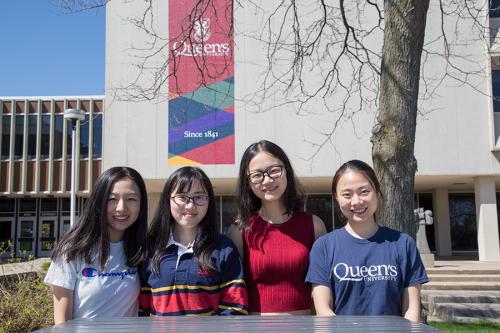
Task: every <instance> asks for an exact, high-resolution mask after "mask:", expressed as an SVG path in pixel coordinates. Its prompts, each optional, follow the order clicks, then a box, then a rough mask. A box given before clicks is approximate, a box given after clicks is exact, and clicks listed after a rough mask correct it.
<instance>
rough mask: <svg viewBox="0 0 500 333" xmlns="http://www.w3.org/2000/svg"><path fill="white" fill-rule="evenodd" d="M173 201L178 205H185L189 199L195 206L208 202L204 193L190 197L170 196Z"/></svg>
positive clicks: (181, 195)
mask: <svg viewBox="0 0 500 333" xmlns="http://www.w3.org/2000/svg"><path fill="white" fill-rule="evenodd" d="M171 198H172V199H173V200H174V202H175V203H176V204H178V205H187V204H189V202H190V201H191V200H193V203H194V204H195V205H196V206H205V205H206V204H207V203H208V199H209V198H208V196H206V195H195V196H194V197H190V196H189V195H183V194H179V195H174V196H173V197H171Z"/></svg>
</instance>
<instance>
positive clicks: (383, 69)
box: [54, 0, 488, 235]
mask: <svg viewBox="0 0 500 333" xmlns="http://www.w3.org/2000/svg"><path fill="white" fill-rule="evenodd" d="M54 1H56V2H57V1H59V3H60V4H61V5H62V6H63V8H64V9H65V10H66V11H69V12H74V11H78V10H81V9H87V8H97V7H100V6H105V5H106V3H107V2H108V1H111V0H94V1H89V0H54ZM113 1H115V0H113ZM212 3H213V0H198V1H197V2H196V5H195V6H194V7H193V10H192V12H191V13H190V14H189V15H188V16H187V17H186V18H184V23H183V27H184V29H183V31H182V33H181V34H180V35H179V36H175V37H174V38H171V39H170V40H169V39H168V38H167V37H166V36H161V35H160V34H158V33H157V31H155V29H154V24H153V21H154V20H155V19H157V18H155V17H154V15H153V12H154V10H153V7H154V5H155V2H154V1H153V0H146V1H145V4H146V6H145V10H144V12H143V13H141V15H138V16H137V17H136V18H130V19H129V21H130V22H131V23H132V24H134V25H135V26H136V27H137V28H139V29H141V30H143V31H144V32H145V33H146V36H147V38H148V43H149V44H148V47H146V48H142V49H135V51H139V53H138V56H137V59H138V63H137V67H138V75H137V79H136V80H135V81H134V82H132V83H131V84H130V85H128V86H126V87H123V89H122V93H123V95H122V98H125V99H129V100H138V99H155V98H158V97H159V96H160V95H161V88H162V87H164V86H165V85H166V82H167V81H168V80H169V79H175V75H176V73H175V70H174V71H170V72H169V71H168V70H167V69H168V67H169V62H175V61H177V60H176V57H175V52H176V49H175V48H171V47H170V45H176V44H175V42H186V43H188V44H189V45H194V44H195V42H194V41H193V40H191V32H192V29H193V27H194V25H195V23H196V22H197V21H199V20H200V19H201V18H202V17H203V15H204V13H205V11H206V10H209V9H210V8H211V6H212ZM436 5H437V7H438V12H439V17H440V23H441V31H440V32H439V33H438V34H437V35H436V36H432V38H431V39H430V40H429V39H427V40H426V41H427V42H426V44H424V36H425V31H426V20H427V15H428V8H429V0H384V1H382V0H354V1H347V2H346V1H344V0H339V1H332V2H327V1H325V0H301V1H298V0H280V1H274V2H273V1H262V0H253V1H239V0H234V1H228V5H227V7H226V8H224V10H223V13H220V14H221V15H220V17H221V18H224V19H227V18H229V19H232V18H233V11H234V12H235V13H236V12H241V11H249V10H251V11H252V12H253V13H254V14H255V17H256V19H257V20H260V22H261V23H262V25H261V26H262V29H259V30H257V31H253V32H249V31H238V30H237V28H238V27H237V24H230V29H229V31H227V33H228V34H232V33H233V30H236V33H237V34H241V35H245V37H246V38H249V39H254V40H256V41H258V42H259V43H263V44H264V45H265V56H266V58H267V61H266V64H265V65H264V67H265V68H264V69H263V73H264V75H263V76H262V79H261V81H259V85H258V86H259V89H258V90H257V91H252V92H248V94H247V95H246V96H242V97H241V98H242V99H243V100H244V101H245V102H246V105H247V106H248V109H249V110H253V111H255V112H265V111H269V110H273V109H274V108H278V107H284V106H288V107H289V108H290V109H293V110H294V112H296V113H297V114H307V113H309V112H313V108H312V107H311V106H317V105H322V106H323V108H324V110H323V112H330V113H332V114H333V115H334V116H335V120H334V121H333V122H332V124H331V127H330V130H329V131H326V132H324V133H321V134H322V137H323V139H322V140H321V141H318V142H311V144H312V145H313V146H314V148H315V149H314V151H315V153H314V154H313V155H312V156H309V157H308V158H311V159H312V158H314V156H315V154H316V153H317V152H319V151H320V150H321V149H322V147H324V146H325V145H327V144H333V143H332V137H333V135H334V133H335V130H336V129H337V128H338V126H341V124H342V121H345V120H347V121H349V120H352V119H353V117H354V115H355V114H357V113H360V112H366V113H368V114H371V116H372V119H374V127H373V131H372V134H373V135H372V138H371V141H372V143H373V148H372V158H373V165H374V168H375V170H376V173H377V175H378V177H379V178H380V181H381V184H382V192H383V196H384V200H383V201H382V209H380V210H379V211H380V213H379V216H378V219H379V220H380V221H383V223H384V224H385V225H388V226H390V227H393V228H396V229H399V230H402V231H405V232H408V233H410V234H411V235H414V234H415V226H414V225H415V224H414V217H413V208H414V178H415V173H416V171H417V161H416V159H415V157H414V143H415V131H416V123H417V116H418V114H419V110H420V111H421V109H419V103H422V102H423V101H425V100H428V99H430V98H431V97H432V94H433V92H434V91H435V89H436V88H437V87H439V85H440V84H441V83H442V82H443V80H444V79H445V78H452V79H454V80H456V81H457V82H458V83H459V84H466V85H470V86H471V87H472V88H475V83H474V82H475V81H474V80H475V79H474V78H476V80H477V77H479V78H480V79H481V78H482V77H483V76H484V68H479V67H478V68H477V69H475V70H472V71H471V70H470V69H468V70H463V69H462V68H463V66H462V65H463V64H464V63H471V62H474V59H469V58H468V57H467V55H464V53H463V52H455V51H454V50H455V48H460V47H463V45H460V43H456V44H454V43H453V42H452V41H451V39H450V38H449V37H448V34H449V31H450V29H448V26H450V25H451V26H452V28H451V31H452V32H453V33H455V34H459V32H460V31H459V30H460V22H461V20H468V21H472V26H473V27H474V28H475V29H476V30H477V34H478V38H482V39H485V40H486V38H487V36H488V32H487V31H486V26H487V25H486V23H485V22H486V20H487V16H486V17H485V16H484V13H485V12H486V13H487V6H488V1H486V0H485V1H478V2H475V1H473V2H470V1H467V0H439V1H438V3H437V4H436ZM485 6H486V7H485ZM485 8H486V11H485ZM453 25H454V27H453ZM447 29H448V30H447ZM381 41H383V43H381ZM177 45H178V44H177ZM158 56H160V57H163V58H162V61H160V65H155V64H156V62H154V61H151V60H152V59H156V58H157V57H158ZM432 57H442V59H443V63H444V67H445V68H444V71H443V73H442V74H440V75H429V76H425V75H424V76H422V73H425V61H426V60H428V59H429V58H432ZM421 65H422V68H421ZM174 67H175V64H174ZM197 69H198V71H199V72H200V74H201V75H217V73H214V72H210V71H207V70H206V69H207V68H206V64H205V62H204V58H203V57H201V58H200V61H199V63H197ZM148 75H149V76H148ZM145 76H148V77H152V78H153V79H152V80H149V81H147V83H146V84H145V83H144V81H143V78H144V77H145ZM203 84H204V82H203V80H201V81H200V85H203ZM420 87H423V91H420V93H419V89H420ZM276 94H279V96H282V98H280V99H279V100H280V101H281V102H278V103H275V102H273V103H271V104H269V102H268V101H269V100H273V99H272V98H270V97H272V96H274V95H276ZM332 98H335V100H336V101H337V102H336V103H332V102H331V99H332Z"/></svg>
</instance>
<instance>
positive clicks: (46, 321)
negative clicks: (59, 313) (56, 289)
mask: <svg viewBox="0 0 500 333" xmlns="http://www.w3.org/2000/svg"><path fill="white" fill-rule="evenodd" d="M5 249H7V251H5ZM9 249H12V246H10V244H0V253H5V252H11V258H10V259H9V260H8V262H10V263H15V262H19V261H20V260H19V259H18V258H14V255H13V253H12V251H9ZM0 267H1V265H0ZM3 273H4V272H3V270H2V268H0V333H17V332H31V331H33V330H36V329H39V328H42V327H46V326H50V325H52V324H53V318H54V315H53V305H52V291H51V290H50V288H49V287H48V286H46V285H45V284H44V283H43V278H44V274H42V273H36V272H32V273H23V274H11V275H8V276H5V275H3Z"/></svg>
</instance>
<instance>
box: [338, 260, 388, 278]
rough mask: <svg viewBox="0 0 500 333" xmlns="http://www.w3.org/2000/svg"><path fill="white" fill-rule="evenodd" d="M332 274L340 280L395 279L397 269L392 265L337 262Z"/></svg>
mask: <svg viewBox="0 0 500 333" xmlns="http://www.w3.org/2000/svg"><path fill="white" fill-rule="evenodd" d="M333 274H334V275H335V277H336V278H337V279H338V280H339V281H340V282H342V281H363V280H364V281H379V280H390V281H396V280H397V277H398V269H397V267H396V266H394V265H371V266H349V265H347V264H345V263H338V264H337V265H335V267H334V268H333Z"/></svg>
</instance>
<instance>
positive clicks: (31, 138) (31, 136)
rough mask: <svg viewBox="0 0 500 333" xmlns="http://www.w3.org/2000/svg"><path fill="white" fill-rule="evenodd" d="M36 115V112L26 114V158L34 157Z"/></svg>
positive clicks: (31, 158)
mask: <svg viewBox="0 0 500 333" xmlns="http://www.w3.org/2000/svg"><path fill="white" fill-rule="evenodd" d="M37 123H38V116H37V115H36V114H30V115H28V159H29V160H33V159H35V158H36V130H37Z"/></svg>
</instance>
